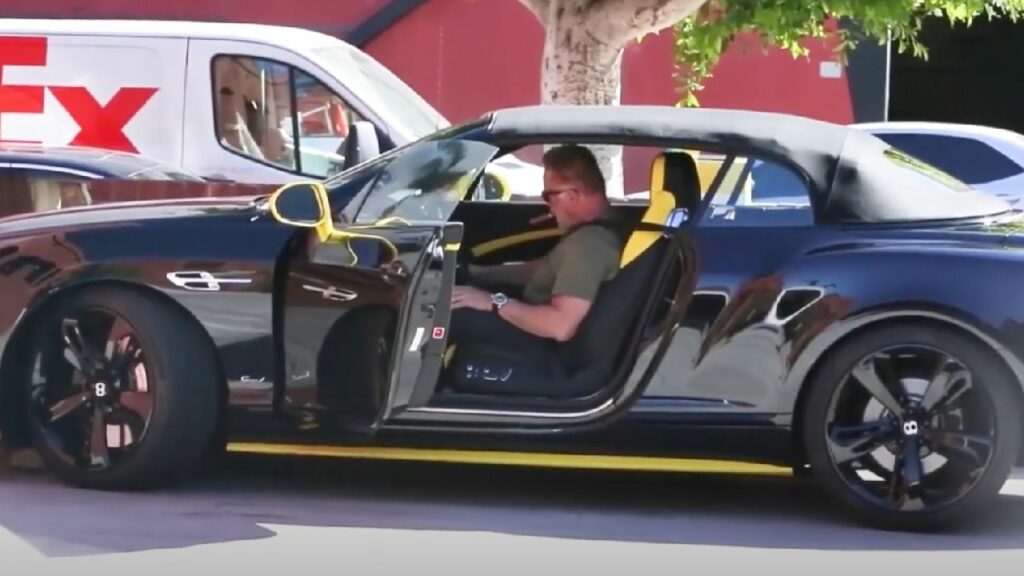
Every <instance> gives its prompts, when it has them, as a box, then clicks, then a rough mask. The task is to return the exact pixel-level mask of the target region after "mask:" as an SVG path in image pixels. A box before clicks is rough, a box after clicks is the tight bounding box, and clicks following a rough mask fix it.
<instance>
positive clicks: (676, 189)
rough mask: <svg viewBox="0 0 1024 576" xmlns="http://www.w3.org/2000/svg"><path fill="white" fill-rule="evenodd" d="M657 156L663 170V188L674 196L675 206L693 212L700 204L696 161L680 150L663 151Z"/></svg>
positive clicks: (698, 175)
mask: <svg viewBox="0 0 1024 576" xmlns="http://www.w3.org/2000/svg"><path fill="white" fill-rule="evenodd" d="M658 157H659V158H660V159H661V161H662V170H663V172H664V176H663V177H662V182H663V189H664V190H665V191H666V192H668V193H670V194H672V196H673V197H674V198H675V204H676V207H677V208H686V210H687V211H689V213H690V214H693V213H694V211H696V210H697V207H698V206H700V174H699V173H698V171H697V161H696V160H694V158H693V156H690V155H689V154H687V153H686V152H682V151H673V152H663V153H661V154H659V155H658ZM655 161H657V159H655ZM652 181H653V178H652ZM651 192H652V193H653V192H654V190H653V189H652V190H651Z"/></svg>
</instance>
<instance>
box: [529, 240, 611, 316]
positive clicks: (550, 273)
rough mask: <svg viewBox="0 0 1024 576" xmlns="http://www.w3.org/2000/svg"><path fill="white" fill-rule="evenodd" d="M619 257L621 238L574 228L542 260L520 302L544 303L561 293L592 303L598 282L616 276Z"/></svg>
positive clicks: (598, 285) (599, 283)
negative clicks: (522, 300)
mask: <svg viewBox="0 0 1024 576" xmlns="http://www.w3.org/2000/svg"><path fill="white" fill-rule="evenodd" d="M621 254H622V239H621V238H620V237H619V236H618V235H617V234H616V233H615V232H613V231H612V230H609V229H608V228H607V227H604V226H598V225H588V226H583V227H580V228H577V229H576V230H574V231H573V232H571V233H570V234H569V235H568V236H566V237H565V238H563V239H562V241H561V242H559V243H558V245H557V246H555V248H554V249H553V250H552V251H551V252H549V253H548V255H547V256H545V257H544V258H543V259H542V260H541V263H540V265H539V266H538V268H537V271H536V272H534V274H533V277H532V278H530V281H529V282H528V283H527V284H526V287H525V288H524V289H523V299H524V300H525V301H526V302H527V303H529V304H544V303H547V302H550V301H551V298H552V296H554V295H556V294H562V295H566V296H575V297H577V298H582V299H584V300H588V301H590V302H593V301H594V298H595V297H596V296H597V289H598V288H599V287H600V286H601V283H602V282H605V281H607V280H611V279H612V278H614V277H615V274H616V273H618V271H619V258H620V256H621Z"/></svg>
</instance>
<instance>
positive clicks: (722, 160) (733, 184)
mask: <svg viewBox="0 0 1024 576" xmlns="http://www.w3.org/2000/svg"><path fill="white" fill-rule="evenodd" d="M697 164H698V168H699V169H700V172H701V176H702V178H701V180H702V181H706V182H707V185H710V184H711V183H712V182H714V181H715V178H716V177H717V176H718V175H719V172H722V171H723V170H724V171H725V172H724V173H723V174H722V179H721V184H720V185H719V186H718V188H717V189H716V190H714V191H712V193H713V194H714V196H713V197H712V198H711V202H710V204H709V206H708V209H707V211H706V212H705V213H704V216H703V218H702V219H701V222H700V225H701V226H731V227H748V226H749V227H763V226H768V227H771V226H811V225H813V224H814V212H813V209H812V207H811V198H810V188H809V187H808V185H807V182H806V181H805V180H804V179H803V178H802V177H801V176H800V175H798V174H797V172H795V171H794V170H792V169H790V168H788V167H786V166H784V165H782V164H780V163H778V162H775V161H771V160H764V159H760V158H752V157H746V156H734V157H733V158H732V162H728V159H727V158H726V157H724V156H720V157H719V156H701V157H698V159H697ZM716 164H717V166H716ZM709 176H710V177H709Z"/></svg>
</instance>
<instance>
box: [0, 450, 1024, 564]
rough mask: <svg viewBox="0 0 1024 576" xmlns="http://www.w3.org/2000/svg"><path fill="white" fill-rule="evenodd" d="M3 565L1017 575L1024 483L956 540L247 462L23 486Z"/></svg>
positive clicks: (5, 528)
mask: <svg viewBox="0 0 1024 576" xmlns="http://www.w3.org/2000/svg"><path fill="white" fill-rule="evenodd" d="M0 562H2V564H0V566H3V567H4V569H3V572H2V573H3V574H12V575H16V576H23V575H28V574H70V573H80V574H146V575H149V574H176V575H177V574H188V573H189V572H190V571H191V572H193V573H194V574H196V575H197V576H198V574H199V573H200V572H201V573H203V574H206V573H208V572H210V571H212V570H230V573H240V574H246V575H249V574H277V575H283V576H291V575H292V574H293V573H295V572H296V571H297V570H301V571H302V572H303V573H305V572H308V571H310V570H315V571H316V572H317V573H331V574H345V573H351V572H352V571H353V570H356V571H359V572H360V573H366V574H370V573H372V574H403V575H405V574H433V573H435V571H436V572H438V573H441V574H445V575H446V576H447V575H450V574H473V575H475V576H479V575H490V574H494V573H498V574H542V575H548V574H562V573H564V574H573V575H575V574H578V573H585V574H618V575H623V574H625V575H628V576H634V575H639V574H673V575H678V574H688V573H695V572H696V571H698V570H699V571H701V572H708V573H715V574H717V573H722V572H723V571H724V570H726V569H730V568H731V569H736V570H755V571H757V572H762V571H764V570H766V569H768V571H769V573H776V572H780V573H782V572H785V573H797V574H803V573H808V574H811V573H813V574H826V573H827V574H830V575H831V574H847V573H849V574H861V575H863V574H865V570H874V571H878V570H882V571H883V572H886V573H902V574H921V573H926V574H929V575H931V574H971V573H978V574H987V573H990V572H991V573H996V572H995V571H996V570H998V571H999V573H1013V572H1016V571H1018V570H1019V566H1020V565H1021V564H1022V563H1024V470H1018V471H1017V472H1016V473H1015V474H1014V477H1013V478H1012V479H1011V480H1010V481H1009V482H1008V483H1007V485H1006V487H1005V488H1004V490H1003V493H1002V495H1001V496H1000V499H999V503H998V506H997V507H996V508H995V510H994V512H993V513H992V515H991V516H990V517H989V518H987V519H986V520H985V521H984V522H982V523H981V524H979V525H977V526H971V527H970V528H968V529H965V530H961V531H958V532H953V533H943V534H906V533H892V532H884V531H878V530H873V529H868V528H865V527H862V526H859V525H857V524H854V523H852V522H851V521H850V520H848V519H847V518H845V517H844V516H843V515H842V514H841V513H840V512H839V511H838V509H837V508H836V507H835V506H834V505H832V503H831V502H830V501H828V500H827V499H825V498H824V496H823V495H822V494H820V493H819V492H818V491H817V489H815V488H814V487H813V485H810V484H808V483H807V482H806V481H802V480H796V479H792V478H772V477H763V476H757V477H745V476H735V475H708V474H674V473H665V474H650V473H628V472H627V473H623V472H614V473H612V472H592V471H572V472H565V471H559V470H531V469H524V468H512V467H491V466H487V467H483V466H459V465H428V464H420V463H396V462H387V463H381V462H361V461H345V460H317V459H295V458H282V457H256V456H234V457H232V458H231V459H229V461H228V463H227V465H226V466H225V468H224V469H222V470H221V471H219V472H217V473H215V474H212V475H208V476H205V477H202V478H199V479H197V480H195V481H193V482H191V483H189V484H187V485H184V486H180V487H176V488H174V489H170V490H161V491H155V492H145V493H109V492H97V491H88V490H78V489H73V488H70V487H67V486H64V485H61V484H59V483H58V482H56V481H55V480H54V479H53V478H51V477H50V476H49V475H48V474H46V473H45V472H39V471H11V470H7V471H0ZM8 568H17V570H14V571H9V570H8ZM990 568H991V570H989V569H990ZM81 570H85V571H84V572H81ZM1007 570H1009V572H1007Z"/></svg>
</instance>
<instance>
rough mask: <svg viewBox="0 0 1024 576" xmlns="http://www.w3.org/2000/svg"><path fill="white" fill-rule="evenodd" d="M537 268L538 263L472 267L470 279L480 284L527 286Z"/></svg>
mask: <svg viewBox="0 0 1024 576" xmlns="http://www.w3.org/2000/svg"><path fill="white" fill-rule="evenodd" d="M536 266H537V262H536V261H531V262H520V263H517V264H500V265H497V266H471V267H470V269H469V270H470V274H469V277H470V279H472V280H473V282H474V283H479V284H488V285H495V284H513V285H516V286H525V285H526V283H527V282H529V280H530V276H531V275H532V274H533V270H534V268H536Z"/></svg>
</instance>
